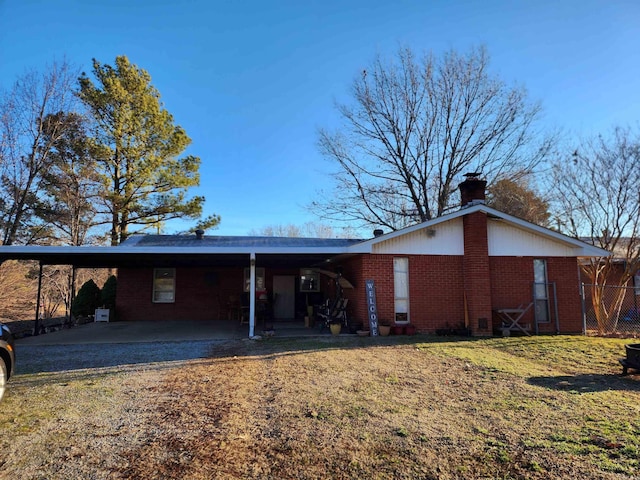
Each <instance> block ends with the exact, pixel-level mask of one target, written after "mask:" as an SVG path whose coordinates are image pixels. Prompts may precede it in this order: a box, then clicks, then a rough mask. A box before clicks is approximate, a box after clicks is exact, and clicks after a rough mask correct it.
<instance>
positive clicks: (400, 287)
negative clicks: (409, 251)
mask: <svg viewBox="0 0 640 480" xmlns="http://www.w3.org/2000/svg"><path fill="white" fill-rule="evenodd" d="M393 297H394V304H395V306H394V308H395V321H396V323H409V259H408V258H406V257H396V258H394V259H393Z"/></svg>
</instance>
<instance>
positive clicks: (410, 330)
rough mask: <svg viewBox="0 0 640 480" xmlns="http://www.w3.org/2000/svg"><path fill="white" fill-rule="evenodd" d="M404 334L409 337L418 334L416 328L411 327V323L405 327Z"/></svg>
mask: <svg viewBox="0 0 640 480" xmlns="http://www.w3.org/2000/svg"><path fill="white" fill-rule="evenodd" d="M404 333H406V334H407V335H415V334H416V326H415V325H411V324H410V323H408V324H406V325H405V326H404Z"/></svg>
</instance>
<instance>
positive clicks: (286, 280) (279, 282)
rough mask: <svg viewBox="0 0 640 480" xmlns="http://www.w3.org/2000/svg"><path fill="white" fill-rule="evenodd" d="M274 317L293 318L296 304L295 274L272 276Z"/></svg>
mask: <svg viewBox="0 0 640 480" xmlns="http://www.w3.org/2000/svg"><path fill="white" fill-rule="evenodd" d="M273 294H274V304H273V316H274V318H294V317H295V306H296V277H295V275H274V276H273Z"/></svg>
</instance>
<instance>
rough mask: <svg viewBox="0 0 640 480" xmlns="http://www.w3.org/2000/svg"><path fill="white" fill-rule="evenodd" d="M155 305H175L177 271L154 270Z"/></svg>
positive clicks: (169, 269)
mask: <svg viewBox="0 0 640 480" xmlns="http://www.w3.org/2000/svg"><path fill="white" fill-rule="evenodd" d="M152 301H153V303H174V302H175V301H176V269H175V268H154V269H153V298H152Z"/></svg>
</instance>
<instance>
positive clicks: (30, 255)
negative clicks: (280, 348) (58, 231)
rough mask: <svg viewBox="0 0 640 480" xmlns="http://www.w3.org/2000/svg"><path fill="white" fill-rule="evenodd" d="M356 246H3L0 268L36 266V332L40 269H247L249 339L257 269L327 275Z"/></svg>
mask: <svg viewBox="0 0 640 480" xmlns="http://www.w3.org/2000/svg"><path fill="white" fill-rule="evenodd" d="M358 242H359V240H348V239H308V238H278V237H222V236H212V237H206V236H203V235H202V234H200V235H135V236H132V237H130V238H129V239H128V240H127V241H126V242H124V243H123V244H122V245H120V246H117V247H90V246H86V247H85V246H83V247H53V246H3V247H0V262H4V261H5V260H35V261H38V263H39V265H40V275H39V279H38V299H37V307H36V331H37V322H38V317H39V311H40V289H41V285H42V268H43V266H45V265H70V266H71V267H72V269H73V275H72V277H73V280H72V284H73V291H74V292H75V271H76V269H78V268H114V269H123V268H126V269H136V268H139V269H145V268H146V269H150V268H153V269H157V268H163V267H172V268H175V267H234V268H242V269H248V271H249V272H250V277H249V289H248V290H249V292H248V294H249V306H248V308H249V315H248V316H249V337H253V336H254V335H255V328H256V325H255V319H256V304H257V299H256V268H261V267H262V268H276V267H277V268H291V269H297V268H301V267H315V268H318V267H322V268H324V269H330V268H332V266H333V265H336V264H337V263H339V262H340V261H342V260H343V259H345V258H347V257H349V256H351V255H352V253H351V252H349V246H351V245H353V244H355V243H358Z"/></svg>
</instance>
